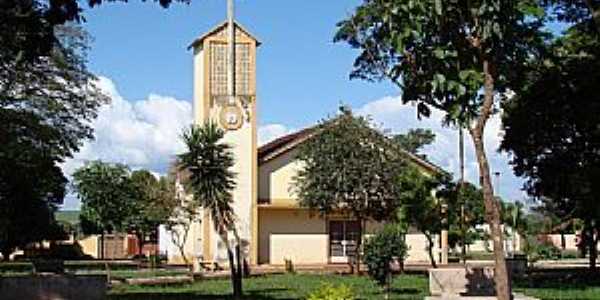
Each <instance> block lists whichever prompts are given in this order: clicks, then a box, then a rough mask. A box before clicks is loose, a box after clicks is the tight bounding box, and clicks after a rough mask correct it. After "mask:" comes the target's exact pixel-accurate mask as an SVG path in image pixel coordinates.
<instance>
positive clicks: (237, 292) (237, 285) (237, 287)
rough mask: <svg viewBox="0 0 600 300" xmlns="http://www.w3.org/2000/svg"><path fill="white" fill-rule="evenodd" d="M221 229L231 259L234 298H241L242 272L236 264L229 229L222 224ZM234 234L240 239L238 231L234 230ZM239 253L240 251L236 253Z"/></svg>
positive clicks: (230, 269) (228, 256) (230, 268)
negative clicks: (240, 272) (239, 271)
mask: <svg viewBox="0 0 600 300" xmlns="http://www.w3.org/2000/svg"><path fill="white" fill-rule="evenodd" d="M220 231H221V233H222V234H221V239H222V240H223V243H225V247H226V248H227V258H228V259H229V272H230V274H231V286H232V288H233V298H234V299H240V298H241V297H242V285H241V281H240V280H239V278H240V277H241V274H238V267H237V266H236V257H235V255H234V253H233V251H234V250H233V247H231V243H230V242H229V236H228V234H227V229H226V228H224V227H223V226H220ZM234 235H236V240H237V239H238V237H237V232H236V231H234ZM235 251H236V252H237V251H238V246H237V245H236V247H235ZM236 254H238V253H236ZM238 260H239V254H238Z"/></svg>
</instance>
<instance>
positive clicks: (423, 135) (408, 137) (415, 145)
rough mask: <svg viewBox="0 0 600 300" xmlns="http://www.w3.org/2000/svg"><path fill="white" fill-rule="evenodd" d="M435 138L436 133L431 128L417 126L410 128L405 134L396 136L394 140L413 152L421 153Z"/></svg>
mask: <svg viewBox="0 0 600 300" xmlns="http://www.w3.org/2000/svg"><path fill="white" fill-rule="evenodd" d="M434 140H435V134H434V133H433V131H431V129H423V128H416V129H410V130H409V131H408V132H407V133H405V134H398V135H396V136H394V141H395V142H396V143H398V144H399V145H400V147H401V148H402V149H404V150H406V151H408V152H410V153H412V154H419V151H421V149H422V148H423V147H425V146H427V145H429V144H431V143H433V141H434Z"/></svg>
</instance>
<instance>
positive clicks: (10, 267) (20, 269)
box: [0, 262, 33, 274]
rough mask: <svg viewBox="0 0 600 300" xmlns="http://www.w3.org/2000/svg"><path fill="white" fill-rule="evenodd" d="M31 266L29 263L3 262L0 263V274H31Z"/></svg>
mask: <svg viewBox="0 0 600 300" xmlns="http://www.w3.org/2000/svg"><path fill="white" fill-rule="evenodd" d="M31 272H33V264H32V263H30V262H3V263H0V274H2V273H31Z"/></svg>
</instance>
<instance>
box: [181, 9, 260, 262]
mask: <svg viewBox="0 0 600 300" xmlns="http://www.w3.org/2000/svg"><path fill="white" fill-rule="evenodd" d="M231 9H232V7H230V11H231ZM232 15H233V14H232V13H230V18H229V20H228V21H226V22H223V23H221V24H220V25H218V26H216V27H215V28H213V29H212V30H210V31H208V32H207V33H205V34H204V35H202V36H200V37H199V38H198V39H196V40H195V41H194V42H193V43H192V44H191V45H190V46H189V48H191V49H193V51H194V122H195V123H196V124H199V125H201V124H204V123H205V122H208V121H212V122H215V123H217V124H219V125H220V126H221V128H222V129H223V130H224V131H225V137H224V141H223V142H225V143H227V144H229V145H231V146H232V152H233V154H234V159H235V165H234V167H233V170H232V171H233V172H234V173H235V174H236V179H235V181H236V187H235V190H234V191H233V201H234V211H235V214H236V217H237V224H236V225H237V229H238V231H239V234H240V236H241V238H242V240H243V244H244V247H243V248H244V250H243V251H244V253H245V256H246V257H247V258H248V259H249V262H250V263H251V264H255V263H256V259H257V240H258V233H257V229H258V228H257V227H258V220H257V218H258V213H257V207H256V205H257V189H258V183H257V176H258V175H257V167H258V166H257V136H256V48H257V47H258V46H259V45H260V42H259V41H258V40H257V39H256V38H254V37H253V36H252V35H251V34H250V33H249V32H248V31H247V30H246V29H244V28H243V27H242V26H241V25H239V24H238V23H237V22H235V21H234V20H233V18H232ZM201 227H202V234H201V239H200V240H201V241H202V242H201V243H202V259H203V260H205V261H226V260H227V254H226V251H225V248H224V245H223V243H222V241H221V240H220V238H219V236H218V235H217V233H216V232H215V231H214V229H213V226H212V221H211V220H210V216H209V215H208V214H207V213H203V216H202V224H201Z"/></svg>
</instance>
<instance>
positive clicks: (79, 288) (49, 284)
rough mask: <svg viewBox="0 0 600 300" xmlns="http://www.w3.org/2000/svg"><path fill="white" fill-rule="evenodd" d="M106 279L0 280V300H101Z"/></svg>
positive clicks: (40, 277) (39, 277) (35, 277)
mask: <svg viewBox="0 0 600 300" xmlns="http://www.w3.org/2000/svg"><path fill="white" fill-rule="evenodd" d="M106 289H107V284H106V276H95V275H90V276H80V275H79V276H75V275H56V274H49V275H28V276H10V277H0V295H2V296H1V298H2V299H3V300H23V299H28V300H78V299H86V300H104V299H105V297H106Z"/></svg>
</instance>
